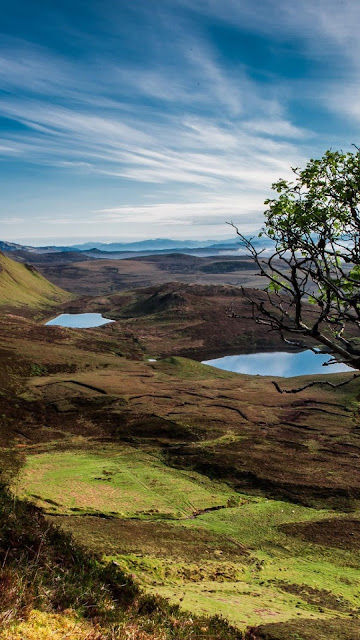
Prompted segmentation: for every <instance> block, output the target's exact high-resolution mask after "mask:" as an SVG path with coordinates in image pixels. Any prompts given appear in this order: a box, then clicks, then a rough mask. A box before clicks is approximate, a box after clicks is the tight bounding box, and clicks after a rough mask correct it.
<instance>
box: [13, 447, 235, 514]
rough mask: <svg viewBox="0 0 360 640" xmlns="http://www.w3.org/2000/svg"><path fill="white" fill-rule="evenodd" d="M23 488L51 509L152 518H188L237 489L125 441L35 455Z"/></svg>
mask: <svg viewBox="0 0 360 640" xmlns="http://www.w3.org/2000/svg"><path fill="white" fill-rule="evenodd" d="M17 491H18V494H19V495H20V496H24V497H32V498H33V499H34V498H35V501H36V502H37V504H38V505H41V506H42V507H44V508H45V509H46V510H47V511H48V512H50V513H62V514H74V512H79V513H105V514H113V515H117V516H123V517H150V518H184V517H187V516H190V515H191V514H192V513H194V512H196V511H198V510H201V509H205V508H209V507H214V506H218V505H226V503H227V500H228V499H229V498H230V497H231V496H234V495H235V493H234V491H231V490H230V489H228V488H227V487H226V485H222V484H221V483H217V482H211V481H210V480H208V479H206V478H204V477H203V476H200V474H197V473H195V472H191V471H181V470H176V469H171V468H169V467H167V466H165V465H164V464H163V463H162V462H161V461H160V460H159V459H158V458H155V457H154V456H151V455H149V454H146V453H143V452H140V451H138V450H136V449H134V448H132V447H130V446H120V445H119V446H109V447H98V448H96V449H95V448H93V449H88V450H86V449H80V450H68V451H51V452H45V453H39V454H35V455H30V456H28V457H27V460H26V464H25V466H24V467H23V469H22V471H21V472H20V476H19V479H18V483H17Z"/></svg>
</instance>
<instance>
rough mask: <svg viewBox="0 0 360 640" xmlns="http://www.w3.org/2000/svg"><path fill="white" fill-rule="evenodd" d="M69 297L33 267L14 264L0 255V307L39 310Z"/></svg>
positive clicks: (69, 296) (69, 295)
mask: <svg viewBox="0 0 360 640" xmlns="http://www.w3.org/2000/svg"><path fill="white" fill-rule="evenodd" d="M71 297H72V296H71V294H69V293H67V292H66V291H63V290H62V289H60V288H59V287H57V286H56V285H54V284H52V283H51V282H49V281H48V280H46V279H45V278H44V277H43V276H42V275H41V274H40V273H39V272H38V271H37V270H36V269H35V268H34V267H32V266H30V265H26V264H19V263H18V262H14V260H11V258H7V257H6V256H4V255H3V254H2V253H0V307H10V308H11V307H15V308H16V307H24V306H26V307H28V308H32V309H41V308H45V307H48V306H50V305H54V304H59V303H60V302H65V301H66V300H69V299H70V298H71Z"/></svg>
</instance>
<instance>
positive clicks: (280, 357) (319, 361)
mask: <svg viewBox="0 0 360 640" xmlns="http://www.w3.org/2000/svg"><path fill="white" fill-rule="evenodd" d="M330 359H331V356H330V355H329V354H327V353H314V352H313V351H310V350H307V351H301V352H300V353H289V352H287V351H274V352H271V353H245V354H242V355H239V356H225V357H223V358H216V359H215V360H205V361H204V362H203V364H209V365H211V366H212V367H217V368H218V369H224V370H225V371H233V372H235V373H249V374H250V375H260V376H282V377H284V378H290V377H292V376H306V375H312V374H318V373H341V372H343V371H354V369H351V367H348V366H347V365H346V364H342V363H340V362H339V363H336V364H332V365H329V366H323V365H324V363H325V362H328V361H329V360H330Z"/></svg>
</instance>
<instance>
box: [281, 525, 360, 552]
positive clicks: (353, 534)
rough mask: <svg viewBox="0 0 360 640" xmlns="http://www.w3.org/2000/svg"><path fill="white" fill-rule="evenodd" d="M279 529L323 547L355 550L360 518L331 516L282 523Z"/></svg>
mask: <svg viewBox="0 0 360 640" xmlns="http://www.w3.org/2000/svg"><path fill="white" fill-rule="evenodd" d="M280 529H281V530H282V531H284V532H285V533H287V534H289V535H291V536H295V537H297V538H301V539H302V540H305V541H306V542H314V543H315V544H320V545H322V546H323V547H336V548H338V549H349V550H352V549H354V550H356V551H358V550H359V548H360V520H356V519H351V518H332V519H330V520H319V521H317V522H299V523H295V524H284V525H282V526H281V527H280Z"/></svg>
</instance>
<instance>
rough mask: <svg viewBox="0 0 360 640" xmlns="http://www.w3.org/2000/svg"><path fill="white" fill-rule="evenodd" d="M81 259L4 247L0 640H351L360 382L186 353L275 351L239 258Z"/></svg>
mask: <svg viewBox="0 0 360 640" xmlns="http://www.w3.org/2000/svg"><path fill="white" fill-rule="evenodd" d="M52 255H54V254H52ZM77 257H78V256H75V258H76V260H75V261H71V259H70V258H69V259H68V261H67V262H66V261H65V259H64V261H63V262H62V263H60V262H57V261H56V259H54V258H53V259H52V260H53V261H52V263H51V261H50V258H49V259H48V260H47V262H46V261H43V263H42V264H41V265H40V262H39V263H37V265H36V267H38V268H39V271H38V270H37V268H34V267H28V266H26V265H25V264H21V263H19V262H14V261H13V260H11V259H10V258H9V257H5V256H0V266H1V271H0V305H1V309H0V312H1V313H0V349H1V370H0V380H1V383H0V384H1V395H0V404H1V411H0V446H1V449H0V456H1V466H2V479H3V482H4V483H5V484H6V485H7V486H9V487H10V492H11V493H10V494H9V493H8V492H7V490H6V489H5V488H3V489H2V492H1V496H0V502H1V509H2V513H3V514H4V516H6V518H3V519H2V524H1V530H0V538H1V542H0V553H1V555H0V562H1V564H2V574H1V589H0V604H1V610H2V615H1V624H2V629H3V630H2V634H3V635H2V637H4V638H5V639H7V640H9V639H12V640H15V639H18V638H19V639H20V638H24V637H25V638H29V639H32V638H47V637H54V638H60V637H64V636H65V637H66V635H65V634H66V633H70V634H72V635H71V636H70V637H72V638H75V639H76V638H79V640H80V639H85V638H91V640H98V639H99V640H100V639H101V638H111V633H115V630H116V629H117V631H116V632H117V633H123V634H125V633H126V634H127V636H126V637H129V638H134V639H135V638H139V639H140V638H141V639H142V640H145V639H146V640H150V639H154V640H160V638H161V639H165V638H214V639H215V638H223V639H224V640H225V639H229V640H230V638H239V639H240V638H246V639H247V640H313V639H314V638H316V639H317V640H328V639H331V638H339V639H340V640H341V639H342V640H356V638H359V637H360V620H359V614H360V602H359V598H360V588H359V587H360V578H359V564H360V555H359V542H360V471H359V465H358V459H359V454H360V439H359V381H358V379H357V376H356V375H354V374H353V373H341V374H327V375H318V376H309V377H305V378H304V377H303V376H302V377H301V378H298V379H296V378H289V379H281V378H274V377H272V376H271V371H269V372H267V373H268V374H269V375H267V376H250V375H239V374H235V373H229V372H225V371H221V370H220V369H215V368H212V367H209V366H206V365H203V364H201V360H203V359H205V358H207V357H212V356H214V355H216V354H219V355H220V354H221V355H225V354H230V353H245V352H248V351H251V350H262V351H264V350H268V351H272V350H274V349H279V348H280V344H281V343H280V338H279V336H278V335H277V334H276V333H271V334H269V333H267V332H266V331H265V329H264V328H263V327H261V325H258V324H256V323H255V322H254V320H253V319H252V317H251V308H250V306H249V303H248V302H247V299H246V297H245V296H244V295H243V293H242V292H241V290H240V289H239V287H238V285H240V284H241V285H243V286H247V287H248V286H250V284H251V286H259V284H258V282H257V280H256V275H253V276H251V273H252V270H251V269H250V267H249V261H248V259H246V258H242V259H240V258H239V259H238V260H233V258H231V260H230V258H229V259H228V260H223V259H221V260H219V258H218V257H216V259H215V258H214V259H211V258H197V259H196V260H195V261H194V257H193V256H185V257H182V256H179V255H176V256H173V255H171V256H162V257H161V259H159V257H158V256H156V259H151V258H149V257H144V258H138V259H137V260H136V261H135V260H133V259H131V260H121V261H120V260H119V261H115V260H95V259H94V260H92V259H89V260H83V261H78V260H77ZM199 260H200V261H201V262H199ZM204 261H205V262H204ZM219 262H220V265H219ZM109 263H111V264H109ZM134 263H136V264H134ZM244 263H245V264H246V265H247V266H246V267H244V266H243V264H244ZM224 264H225V265H226V266H224ZM230 264H231V265H232V266H229V265H230ZM234 265H235V266H234ZM239 265H242V266H240V267H239ZM235 267H239V268H238V270H236V268H235ZM111 269H115V270H116V274H115V275H111V274H114V273H115V272H114V271H111ZM221 269H222V271H221ZM40 271H41V274H42V275H41V274H40ZM80 272H81V276H79V273H80ZM59 274H60V275H59ZM64 274H65V275H64ZM66 274H67V275H66ZM229 274H230V275H229ZM254 274H255V272H254ZM44 275H46V276H47V277H48V278H49V280H50V282H51V284H50V283H49V282H48V281H47V280H46V279H45V278H44ZM25 276H26V280H25ZM208 278H209V280H208ZM229 278H230V281H229ZM252 278H253V279H252ZM70 283H71V286H70ZM104 283H107V284H106V286H105V284H104ZM59 285H62V287H64V288H65V289H67V291H64V290H63V289H61V288H59ZM235 285H237V286H235ZM116 289H118V291H116ZM253 293H254V292H253ZM80 294H81V297H79V295H80ZM256 295H258V296H259V297H261V296H262V295H263V294H262V292H261V291H258V292H257V294H256ZM235 303H236V309H237V313H236V315H234V314H232V313H231V312H230V311H229V309H231V308H232V307H233V305H234V304H235ZM80 311H81V312H82V311H90V312H91V311H96V312H101V313H103V314H104V315H105V316H106V317H109V318H111V319H113V320H115V322H114V323H111V324H108V325H104V326H102V327H99V328H95V329H94V328H92V329H70V328H64V327H58V326H46V324H45V323H46V321H47V320H49V319H50V318H52V317H54V316H55V315H57V314H59V313H63V312H71V313H77V312H80ZM345 383H346V384H345ZM299 388H303V390H302V391H297V390H298V389H299ZM294 391H296V392H294ZM69 534H70V537H69ZM214 616H215V617H214ZM216 616H221V618H220V619H219V618H217V617H216ZM41 634H42V635H41ZM46 634H47V635H46ZM50 634H51V635H50ZM56 634H57V635H56ZM91 634H92V635H91ZM96 634H97V635H96ZM119 637H121V636H119Z"/></svg>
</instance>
